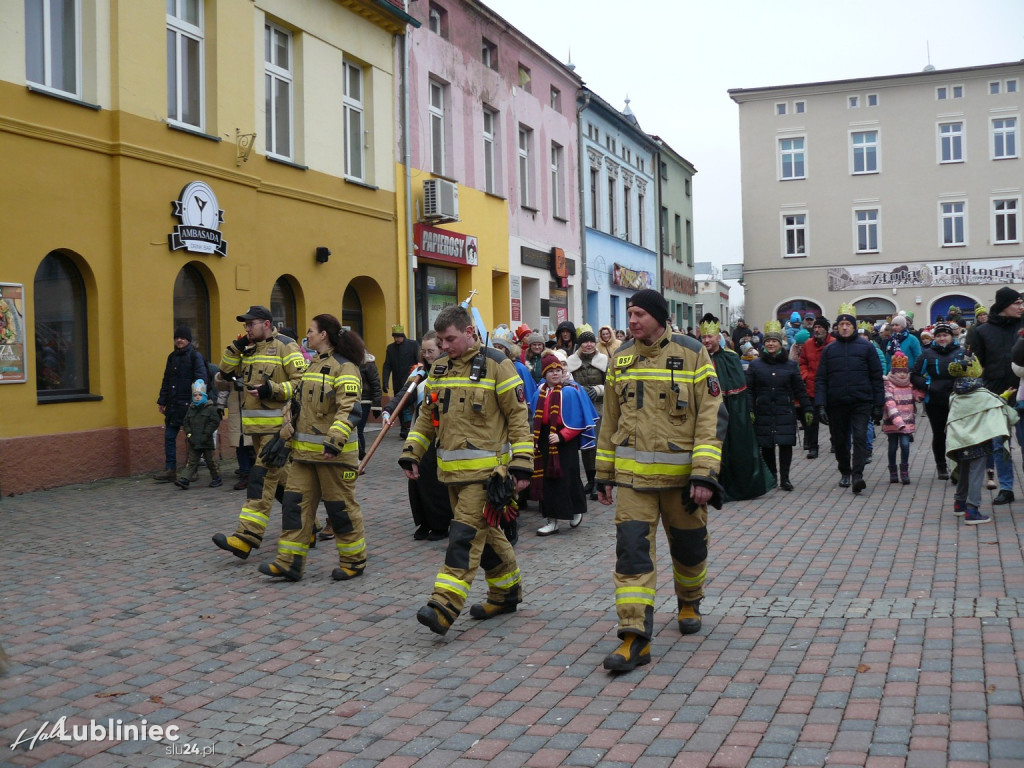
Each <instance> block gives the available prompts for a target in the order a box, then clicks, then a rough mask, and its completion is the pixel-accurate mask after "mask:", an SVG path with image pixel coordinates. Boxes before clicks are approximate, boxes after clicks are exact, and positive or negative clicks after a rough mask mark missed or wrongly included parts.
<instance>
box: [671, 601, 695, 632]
mask: <svg viewBox="0 0 1024 768" xmlns="http://www.w3.org/2000/svg"><path fill="white" fill-rule="evenodd" d="M676 619H677V620H678V621H679V632H680V633H681V634H683V635H695V634H697V633H698V632H700V600H694V601H693V602H692V603H690V602H687V601H686V600H680V601H679V613H678V615H677V616H676Z"/></svg>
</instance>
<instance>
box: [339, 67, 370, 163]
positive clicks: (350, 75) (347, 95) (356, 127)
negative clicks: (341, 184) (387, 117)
mask: <svg viewBox="0 0 1024 768" xmlns="http://www.w3.org/2000/svg"><path fill="white" fill-rule="evenodd" d="M342 70H343V72H344V78H345V85H344V89H343V93H342V103H343V105H344V119H345V175H346V176H348V177H349V178H352V179H358V180H360V181H363V180H365V177H366V148H365V147H366V143H365V142H364V141H363V136H364V135H365V133H366V123H365V114H366V105H365V103H364V99H363V68H362V67H361V66H359V65H358V64H355V63H353V62H351V61H346V62H343V63H342Z"/></svg>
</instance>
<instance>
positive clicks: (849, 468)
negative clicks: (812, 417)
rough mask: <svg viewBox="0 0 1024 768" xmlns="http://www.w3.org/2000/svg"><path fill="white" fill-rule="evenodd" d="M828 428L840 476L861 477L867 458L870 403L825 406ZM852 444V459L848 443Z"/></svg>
mask: <svg viewBox="0 0 1024 768" xmlns="http://www.w3.org/2000/svg"><path fill="white" fill-rule="evenodd" d="M826 411H827V413H828V428H829V431H830V432H831V433H832V448H833V449H834V450H835V452H836V463H837V464H838V465H839V474H841V475H849V474H851V473H852V474H854V475H862V474H864V465H865V464H866V463H867V458H868V422H869V421H870V420H871V403H852V404H846V405H839V406H831V405H830V406H826ZM851 438H852V443H853V457H852V460H851V457H850V443H851Z"/></svg>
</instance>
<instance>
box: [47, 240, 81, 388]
mask: <svg viewBox="0 0 1024 768" xmlns="http://www.w3.org/2000/svg"><path fill="white" fill-rule="evenodd" d="M34 291H35V297H34V298H35V327H36V391H37V395H38V396H39V397H40V398H41V399H44V398H45V397H46V396H48V395H82V394H88V392H89V347H88V332H89V326H88V322H87V317H88V315H87V314H86V295H85V281H84V280H83V279H82V273H81V272H80V271H79V270H78V267H77V266H75V263H74V262H73V261H72V260H71V259H70V258H68V257H67V256H65V255H64V254H62V253H58V252H57V251H53V252H51V253H49V254H47V255H46V257H45V258H44V259H43V260H42V261H41V262H40V263H39V267H38V268H37V269H36V278H35V283H34Z"/></svg>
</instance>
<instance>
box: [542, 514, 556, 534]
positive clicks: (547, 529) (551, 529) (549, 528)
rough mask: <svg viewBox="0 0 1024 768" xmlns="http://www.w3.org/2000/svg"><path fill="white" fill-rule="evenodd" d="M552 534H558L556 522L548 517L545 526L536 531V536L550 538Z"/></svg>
mask: <svg viewBox="0 0 1024 768" xmlns="http://www.w3.org/2000/svg"><path fill="white" fill-rule="evenodd" d="M553 533H558V521H557V520H552V519H551V518H550V517H549V518H548V523H547V525H545V526H543V527H541V528H538V529H537V535H538V536H550V535H551V534H553Z"/></svg>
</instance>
